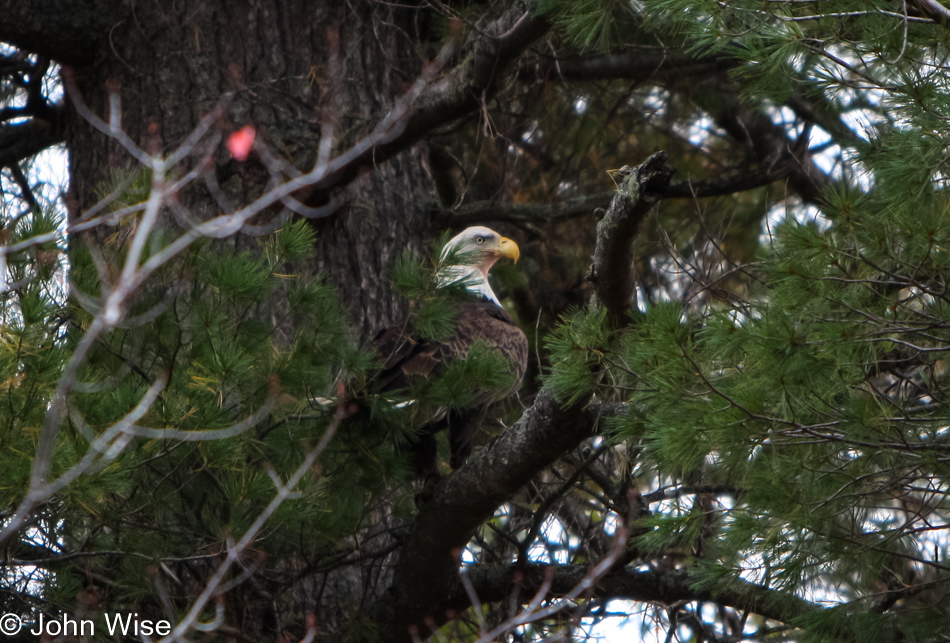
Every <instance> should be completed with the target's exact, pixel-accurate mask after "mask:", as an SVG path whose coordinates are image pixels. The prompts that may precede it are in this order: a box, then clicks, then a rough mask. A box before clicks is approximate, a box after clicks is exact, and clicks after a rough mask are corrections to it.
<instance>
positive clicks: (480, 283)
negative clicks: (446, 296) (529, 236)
mask: <svg viewBox="0 0 950 643" xmlns="http://www.w3.org/2000/svg"><path fill="white" fill-rule="evenodd" d="M453 252H454V253H456V254H457V256H459V257H460V259H461V260H462V261H465V262H466V263H464V264H456V265H450V266H446V267H445V268H443V269H442V270H441V271H440V272H439V275H438V279H439V286H447V285H449V284H453V283H459V282H463V281H464V283H465V287H466V289H467V290H468V291H469V292H471V293H473V294H475V295H478V296H480V297H484V298H485V299H487V300H489V301H491V302H494V304H495V305H497V306H498V307H501V302H500V301H498V297H496V296H495V293H494V291H493V290H492V289H491V285H489V283H488V271H489V270H491V267H492V266H493V265H495V262H496V261H498V260H499V259H500V258H501V257H508V258H509V259H513V260H514V261H516V262H517V261H518V257H519V256H520V251H519V249H518V244H516V243H515V242H514V241H512V240H511V239H508V238H507V237H503V236H501V235H500V234H498V233H497V232H495V231H494V230H492V229H490V228H486V227H484V226H473V227H471V228H466V229H465V230H463V231H462V232H460V233H459V234H457V235H455V236H454V237H452V239H450V240H449V242H448V243H447V244H445V249H444V250H443V251H442V259H443V260H444V259H445V258H446V257H447V256H448V255H449V253H453Z"/></svg>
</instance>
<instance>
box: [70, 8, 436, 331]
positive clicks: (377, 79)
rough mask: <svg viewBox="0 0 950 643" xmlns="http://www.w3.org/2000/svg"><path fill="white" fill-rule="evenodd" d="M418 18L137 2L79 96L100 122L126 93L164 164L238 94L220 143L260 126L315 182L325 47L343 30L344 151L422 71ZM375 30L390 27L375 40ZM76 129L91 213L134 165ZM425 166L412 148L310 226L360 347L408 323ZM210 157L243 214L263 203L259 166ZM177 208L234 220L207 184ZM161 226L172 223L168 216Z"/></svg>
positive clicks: (220, 154) (83, 202)
mask: <svg viewBox="0 0 950 643" xmlns="http://www.w3.org/2000/svg"><path fill="white" fill-rule="evenodd" d="M344 12H346V15H345V19H346V22H345V24H344V23H343V19H344ZM413 13H414V12H408V11H405V10H399V9H394V8H392V7H391V6H389V5H387V4H383V3H373V2H356V3H347V4H346V5H345V8H344V5H341V4H339V3H335V2H328V1H323V2H308V1H304V0H297V1H290V2H288V1H285V0H279V1H278V0H253V1H251V2H237V3H235V2H228V1H225V0H210V1H209V0H201V1H200V2H199V1H197V0H189V1H186V2H185V1H183V2H174V3H136V4H135V5H134V6H133V7H132V10H131V11H128V12H119V11H118V10H116V15H114V16H111V17H110V19H109V20H108V22H109V23H110V24H111V25H112V26H111V28H110V29H109V31H108V34H109V35H108V38H107V39H105V40H104V41H102V42H100V43H99V45H98V46H97V48H96V52H95V57H94V62H92V63H91V64H88V65H84V66H81V67H77V68H76V70H75V71H76V78H77V85H78V87H79V89H80V92H81V94H82V96H83V98H84V100H85V101H86V102H87V104H88V105H89V106H90V107H91V108H92V109H93V110H94V111H95V112H96V113H97V114H99V115H100V116H101V117H103V119H104V120H107V119H108V113H107V109H108V94H107V87H110V86H111V87H117V88H118V91H119V94H120V96H121V100H122V125H123V128H124V130H125V131H126V132H127V133H128V134H129V136H130V137H131V139H132V140H133V141H135V142H136V143H137V144H138V145H140V146H141V147H143V148H144V149H149V145H150V142H149V141H150V140H154V139H155V137H156V136H157V138H158V139H159V140H160V146H161V149H162V150H163V151H164V152H166V153H167V152H170V151H172V150H174V149H175V148H176V147H177V146H178V145H180V144H181V143H182V141H183V140H184V139H185V137H186V136H187V135H188V134H189V133H190V132H191V131H192V130H193V128H194V127H195V126H196V125H197V124H198V122H199V120H200V119H201V118H202V117H203V116H204V115H206V114H208V113H209V112H210V111H211V110H212V109H213V108H214V107H215V105H216V104H217V103H218V101H219V100H220V99H221V97H222V96H223V95H224V94H226V93H228V92H234V99H233V101H232V102H231V103H230V105H229V107H228V109H227V119H226V121H227V122H224V123H222V124H221V129H222V130H223V131H222V134H224V135H225V136H227V134H229V133H230V132H232V131H234V130H235V129H237V128H239V127H242V126H244V125H246V124H252V125H254V126H255V127H256V128H257V132H258V136H260V137H262V140H263V141H264V142H265V143H266V144H267V145H268V146H269V147H270V149H271V150H272V151H273V152H274V153H275V154H276V155H278V156H279V157H281V158H283V159H285V160H286V161H288V162H290V163H291V164H292V165H294V166H295V167H297V168H298V169H300V170H302V171H307V170H309V169H310V168H311V167H312V165H313V163H314V161H315V159H316V157H317V149H318V144H319V140H320V130H321V124H322V122H321V121H322V120H323V115H322V113H321V105H320V103H321V96H322V95H323V94H325V93H326V92H327V88H328V86H329V84H330V80H331V78H330V76H331V75H332V71H333V70H332V65H330V64H329V63H328V60H329V52H330V48H331V46H330V44H329V43H331V42H332V41H333V37H334V35H335V33H338V34H339V43H340V44H339V51H340V55H339V58H340V61H341V66H340V81H339V82H338V83H337V84H336V85H337V86H338V87H339V91H338V92H336V93H335V95H334V96H332V98H331V100H330V107H331V111H332V114H333V115H334V117H335V119H336V121H337V123H338V127H337V128H336V136H337V137H338V139H339V140H338V143H337V145H336V150H345V149H346V148H347V147H348V146H349V145H351V144H352V143H354V142H355V141H357V140H359V139H360V138H361V137H362V136H364V135H365V134H366V133H367V132H368V131H369V130H371V128H372V127H373V125H375V124H376V123H377V122H378V121H379V120H380V119H381V118H382V117H383V116H385V115H386V113H387V112H388V110H389V109H390V107H391V106H392V104H393V101H394V99H395V98H397V97H399V96H400V95H401V94H402V93H403V92H404V91H405V89H406V88H407V87H408V84H409V83H411V81H412V80H413V79H414V78H415V77H416V76H417V75H418V74H419V72H420V70H421V68H422V57H421V55H420V54H419V52H417V51H416V49H414V48H413V46H412V41H411V38H409V37H407V34H408V33H417V25H415V24H414V23H412V20H411V19H412V17H413ZM380 21H382V22H385V23H387V28H385V29H374V28H373V27H374V24H377V23H379V22H380ZM393 25H396V26H397V27H398V28H393ZM70 119H71V122H70V125H69V128H68V132H69V134H68V138H67V141H66V144H67V146H68V148H69V149H70V150H71V159H70V165H71V176H72V192H73V195H74V197H75V199H74V203H76V204H78V206H79V208H80V211H82V210H83V209H85V208H88V207H89V206H91V205H92V204H94V203H95V202H96V201H97V200H98V198H99V196H100V194H99V192H101V189H102V185H103V182H104V181H107V180H108V179H109V178H110V176H111V175H112V172H113V171H114V170H116V169H118V168H137V167H138V164H137V162H136V161H135V160H134V159H132V158H131V156H130V155H129V154H128V153H127V152H126V151H125V150H124V149H122V147H121V146H120V145H119V144H118V143H117V142H116V141H115V140H112V139H108V138H107V137H105V136H103V135H102V134H101V133H100V132H98V131H95V130H94V129H93V128H92V126H91V125H89V123H87V122H86V121H85V120H83V119H82V118H81V117H80V116H79V115H78V114H77V113H76V112H71V114H70ZM421 158H422V155H421V152H420V151H419V150H418V149H416V148H413V149H411V150H409V151H407V152H405V153H403V154H401V155H399V156H397V157H396V158H393V159H391V160H389V161H388V162H387V163H385V164H381V165H379V166H378V167H377V169H376V170H375V171H373V172H371V173H368V174H367V175H365V176H364V177H363V178H361V179H360V180H358V181H357V182H356V183H355V184H354V185H353V186H352V187H351V189H350V191H349V194H348V195H347V196H346V197H345V198H346V201H347V205H346V206H345V207H344V208H343V209H341V210H338V211H337V212H336V213H334V214H332V215H330V216H329V217H327V218H324V219H319V220H315V221H314V226H315V228H316V230H317V233H318V237H317V255H316V256H317V261H316V265H314V270H315V271H324V272H325V273H326V274H328V275H329V277H330V278H331V280H332V281H334V282H335V283H336V284H337V285H338V286H339V288H340V291H341V294H342V297H343V298H344V300H345V301H346V303H347V304H348V305H349V307H350V308H351V310H352V314H353V328H354V331H355V332H356V333H358V334H359V335H360V336H363V337H365V336H366V335H367V334H369V333H371V332H373V330H374V329H378V328H379V327H381V326H383V325H384V324H386V323H389V322H390V321H391V320H393V319H394V318H396V317H398V316H399V315H400V304H399V302H398V301H397V300H396V299H395V298H394V297H393V296H392V295H391V292H390V288H389V279H388V278H387V273H388V270H389V267H390V265H391V263H392V260H393V259H394V258H395V257H396V256H397V255H398V254H399V253H401V252H402V251H403V249H405V248H406V247H416V246H418V245H419V244H420V242H422V241H423V240H424V239H426V238H427V236H428V234H429V232H430V230H429V222H428V220H427V218H426V216H425V210H424V207H423V205H424V202H425V201H426V199H427V198H429V197H428V196H427V191H428V187H427V183H428V178H427V176H426V173H425V171H424V168H423V165H422V163H421ZM214 159H215V170H214V171H215V175H216V179H217V182H218V183H219V184H220V185H221V187H222V189H223V191H224V193H225V194H226V195H227V196H228V198H229V200H230V202H231V204H233V206H234V207H240V206H241V205H243V204H246V203H247V202H249V201H250V200H251V199H253V198H254V197H255V196H257V195H259V194H260V193H261V192H262V190H263V188H264V184H265V181H266V180H267V178H268V175H267V171H266V169H265V167H264V166H263V165H262V164H261V163H260V162H259V160H258V159H257V158H256V157H255V156H254V155H252V156H251V157H250V158H249V159H248V160H247V161H245V162H243V163H242V162H238V161H236V160H234V159H233V158H231V157H230V155H228V153H227V152H226V151H224V146H220V148H219V149H218V151H217V152H216V153H215V156H214ZM189 162H191V163H192V164H194V163H195V162H197V159H195V158H192V159H189V160H186V164H187V163H189ZM181 174H183V172H182V171H179V175H181ZM179 199H180V200H181V202H182V203H183V204H184V205H186V206H188V208H189V209H190V211H191V213H192V214H193V215H194V216H195V217H197V218H198V219H202V220H204V219H208V218H210V217H212V216H216V215H218V214H223V213H225V211H224V210H222V207H221V206H220V205H219V204H218V203H217V202H216V201H215V199H213V198H212V197H211V195H210V194H209V193H208V191H207V190H206V189H204V186H203V185H194V188H192V189H189V190H187V191H186V192H185V193H183V194H181V195H179ZM74 213H75V211H74ZM163 216H166V217H167V218H168V225H175V223H174V221H173V218H172V217H171V216H170V215H169V214H168V213H164V214H163ZM244 239H245V243H246V237H244ZM238 243H242V241H241V240H240V239H239V240H238Z"/></svg>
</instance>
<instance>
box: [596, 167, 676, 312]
mask: <svg viewBox="0 0 950 643" xmlns="http://www.w3.org/2000/svg"><path fill="white" fill-rule="evenodd" d="M666 158H667V155H666V152H662V151H661V152H657V153H656V154H654V155H653V156H651V157H650V158H648V159H647V160H646V161H644V162H643V163H642V164H641V165H638V166H637V167H635V168H632V169H630V170H629V175H628V176H627V178H626V179H625V180H624V181H623V182H622V183H621V184H620V189H619V190H618V191H617V194H616V195H615V196H614V198H613V200H612V201H611V202H610V207H609V208H608V209H607V212H606V214H604V217H603V219H601V221H600V223H598V224H597V247H596V249H595V250H594V261H593V263H592V264H591V267H590V273H589V275H588V279H590V281H591V282H592V283H593V284H594V297H595V301H596V303H599V304H601V305H603V306H604V307H606V308H607V310H608V312H609V314H610V316H611V318H612V319H613V321H614V323H615V324H619V323H621V322H622V320H624V319H625V318H626V316H627V314H628V311H629V308H630V301H631V299H632V297H633V287H634V284H633V240H634V238H635V237H636V236H637V233H638V232H639V231H640V224H641V223H642V222H643V220H644V219H645V218H646V215H647V214H648V213H649V212H650V210H651V209H652V208H653V206H654V205H656V203H657V202H658V201H659V200H660V199H661V198H662V197H663V194H664V193H665V192H666V189H667V187H668V186H669V183H670V178H671V177H672V176H673V172H674V171H675V170H674V169H673V168H672V167H670V166H669V165H667V164H666Z"/></svg>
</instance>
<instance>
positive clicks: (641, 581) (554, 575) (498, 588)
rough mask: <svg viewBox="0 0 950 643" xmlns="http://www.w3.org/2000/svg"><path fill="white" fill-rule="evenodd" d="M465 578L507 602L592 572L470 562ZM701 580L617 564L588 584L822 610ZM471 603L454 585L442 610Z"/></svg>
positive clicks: (781, 617)
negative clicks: (713, 586)
mask: <svg viewBox="0 0 950 643" xmlns="http://www.w3.org/2000/svg"><path fill="white" fill-rule="evenodd" d="M466 571H467V572H468V577H469V579H470V580H471V582H472V585H473V586H474V587H475V589H476V591H477V594H478V598H479V600H480V601H481V602H482V603H495V602H505V601H509V600H511V596H512V590H513V588H515V587H516V586H517V588H518V593H517V595H518V596H520V597H522V598H523V600H528V599H530V598H531V597H532V596H534V595H535V594H536V593H537V591H538V589H539V588H540V587H541V586H542V584H543V583H544V582H545V580H546V579H550V592H549V594H548V597H550V598H554V597H558V596H562V595H564V594H565V593H567V592H569V591H570V590H571V589H573V588H574V587H576V586H577V585H578V584H579V583H580V582H581V581H582V580H583V579H584V578H585V577H586V576H587V575H588V574H589V572H590V566H589V565H543V564H536V563H535V564H528V565H497V566H492V565H468V566H467V567H466ZM701 581H702V579H700V578H698V577H697V576H696V574H695V573H694V572H690V571H688V570H685V569H665V570H649V571H638V570H637V569H635V568H631V567H621V568H617V569H614V570H612V571H610V572H608V573H607V574H606V575H605V576H602V577H601V578H600V579H599V580H598V582H597V584H596V585H595V586H594V588H592V597H594V598H601V599H604V600H609V599H629V600H634V601H655V602H660V603H666V604H667V605H670V604H673V603H676V602H678V601H708V602H713V603H716V604H718V605H725V606H728V607H733V608H735V609H738V610H747V611H749V612H753V613H755V614H759V615H760V616H764V617H766V618H769V619H772V620H775V621H779V622H781V623H790V622H793V621H794V620H795V619H798V618H800V617H802V616H805V615H809V614H815V613H818V612H820V611H822V610H823V609H825V608H822V607H821V606H819V605H817V604H815V603H812V602H809V601H806V600H804V599H801V598H799V597H797V596H795V595H794V594H789V593H787V592H782V591H778V590H774V589H769V588H768V587H763V586H761V585H756V584H755V583H750V582H747V581H743V580H738V579H736V580H734V581H731V582H729V583H725V582H723V583H720V584H717V586H716V589H715V590H712V589H708V588H705V587H702V586H701V585H700V583H701ZM470 606H471V601H470V599H469V596H468V594H467V592H465V590H464V588H463V587H461V584H460V583H455V584H454V585H453V586H452V588H451V591H450V594H449V597H448V598H447V599H446V601H445V602H444V604H443V606H442V607H443V608H444V609H454V610H464V609H466V608H468V607H470Z"/></svg>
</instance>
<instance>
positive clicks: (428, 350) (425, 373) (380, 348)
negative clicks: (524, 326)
mask: <svg viewBox="0 0 950 643" xmlns="http://www.w3.org/2000/svg"><path fill="white" fill-rule="evenodd" d="M475 342H482V343H483V344H485V345H487V346H490V347H493V348H495V349H496V350H498V352H499V353H501V354H502V355H503V356H504V357H505V358H506V359H507V360H508V362H509V363H510V364H511V372H512V373H513V374H514V375H515V378H514V382H513V385H512V388H511V389H510V390H508V391H502V392H499V393H500V394H499V396H500V397H504V396H505V395H509V394H510V393H512V392H513V391H514V390H516V389H517V387H518V385H519V384H520V383H521V379H522V378H523V377H524V373H525V367H526V366H527V361H528V340H527V338H526V337H525V334H524V333H523V332H522V331H521V329H520V328H518V326H516V325H515V322H514V320H513V319H512V318H511V315H509V314H508V313H507V312H506V311H505V310H504V309H503V308H499V307H498V306H496V305H495V304H493V303H491V302H489V301H471V302H469V301H466V302H461V303H459V304H458V313H457V316H456V329H455V333H454V334H453V335H452V336H451V337H450V338H449V339H448V340H446V341H444V342H437V341H433V340H430V339H425V338H422V337H421V336H420V335H419V334H418V333H416V332H414V330H413V328H412V327H411V325H410V324H409V323H408V322H407V323H405V324H402V325H400V326H392V327H390V328H387V329H385V330H384V331H382V332H380V333H379V334H378V335H377V336H376V338H375V339H374V340H373V345H374V347H375V348H376V351H377V353H378V354H379V356H380V361H381V365H380V370H379V372H378V373H377V374H376V376H375V377H374V378H373V380H374V387H373V388H375V389H376V390H377V391H398V390H404V389H408V388H409V387H410V384H411V381H412V380H413V379H414V378H418V377H423V378H429V377H438V376H439V374H440V373H441V372H442V371H443V370H444V369H445V367H446V366H448V365H449V364H451V363H452V362H454V361H455V360H459V359H465V358H466V357H468V353H469V350H471V348H472V345H473V344H474V343H475Z"/></svg>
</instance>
